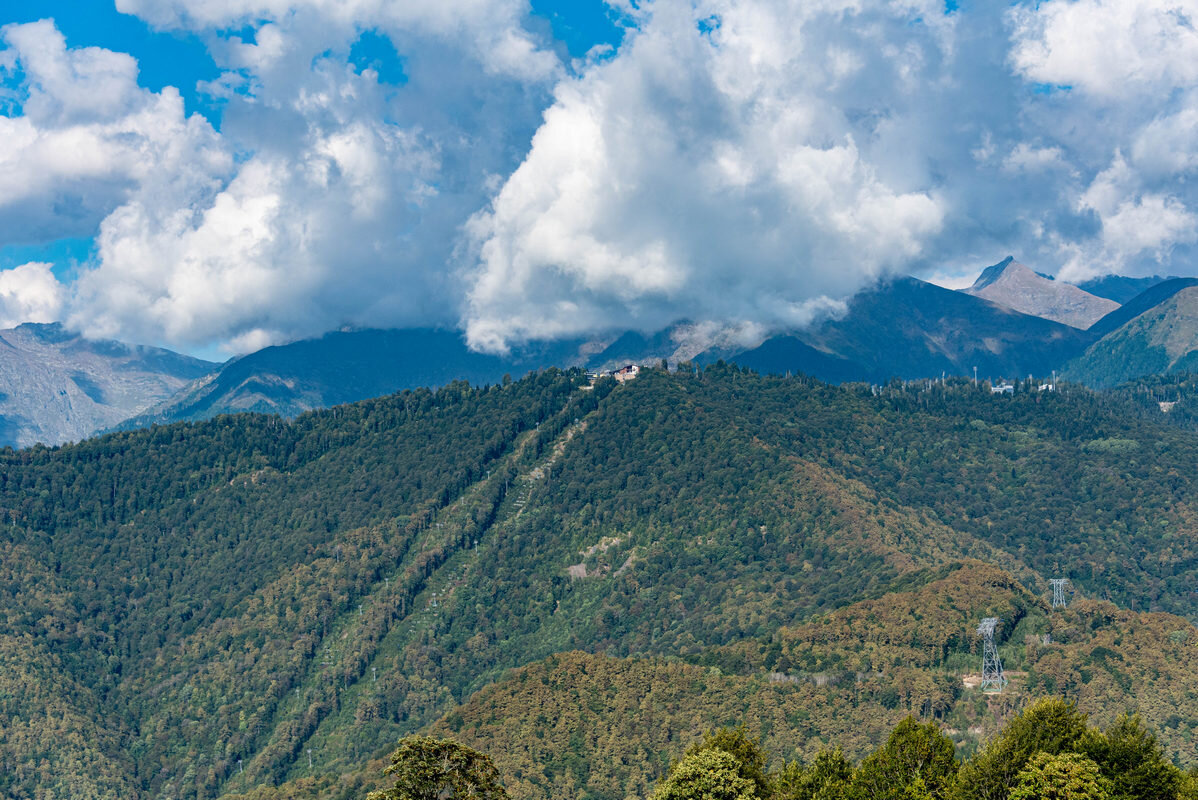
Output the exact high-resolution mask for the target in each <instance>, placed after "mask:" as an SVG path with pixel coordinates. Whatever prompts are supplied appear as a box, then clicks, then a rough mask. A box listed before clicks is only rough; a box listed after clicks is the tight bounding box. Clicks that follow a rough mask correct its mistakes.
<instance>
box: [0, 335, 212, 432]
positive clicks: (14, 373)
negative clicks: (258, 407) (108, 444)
mask: <svg viewBox="0 0 1198 800" xmlns="http://www.w3.org/2000/svg"><path fill="white" fill-rule="evenodd" d="M216 368H217V365H216V364H213V363H211V362H208V361H201V360H200V359H197V358H192V357H190V356H185V355H180V354H179V353H174V352H172V351H170V350H164V349H162V348H158V347H145V346H139V345H128V344H123V343H121V342H116V341H90V340H88V339H85V338H83V337H82V336H80V335H78V334H75V333H72V332H70V331H68V330H67V329H66V328H64V327H63V326H62V325H61V324H59V323H51V324H37V323H26V324H24V325H18V326H17V327H16V328H12V329H10V330H5V331H0V447H4V446H9V447H27V446H29V445H32V444H36V443H37V442H41V443H43V444H47V445H55V444H61V443H63V442H67V441H72V440H79V439H84V438H86V437H88V436H91V435H93V434H94V433H95V432H96V431H98V430H101V429H104V428H107V427H109V426H111V425H115V424H116V423H118V422H120V421H121V420H123V419H126V418H128V417H130V416H132V415H134V414H138V413H140V412H142V411H144V410H145V409H146V408H148V407H150V406H152V405H153V404H155V403H157V402H160V401H162V400H164V399H166V398H168V397H170V396H171V395H173V394H174V393H175V392H177V391H178V390H179V389H181V388H182V387H183V386H185V385H186V384H188V383H189V382H190V381H192V380H195V379H196V378H198V377H200V376H201V375H204V374H207V373H209V372H211V371H212V370H214V369H216Z"/></svg>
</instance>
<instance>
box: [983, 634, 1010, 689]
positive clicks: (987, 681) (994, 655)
mask: <svg viewBox="0 0 1198 800" xmlns="http://www.w3.org/2000/svg"><path fill="white" fill-rule="evenodd" d="M996 627H998V618H997V617H986V618H985V619H984V620H982V624H981V625H978V636H981V637H982V691H983V692H990V691H995V692H1001V691H1002V690H1003V687H1004V686H1006V685H1007V679H1006V677H1005V676H1004V675H1003V673H1002V661H1001V660H999V658H998V646H997V645H996V644H994V629H995V628H996Z"/></svg>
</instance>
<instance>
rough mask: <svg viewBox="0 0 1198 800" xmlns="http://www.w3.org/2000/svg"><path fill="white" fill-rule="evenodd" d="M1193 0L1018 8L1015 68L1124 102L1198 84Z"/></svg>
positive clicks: (1058, 0) (1106, 0)
mask: <svg viewBox="0 0 1198 800" xmlns="http://www.w3.org/2000/svg"><path fill="white" fill-rule="evenodd" d="M1196 14H1198V3H1195V2H1194V0H1068V2H1066V1H1065V0H1049V2H1046V3H1036V4H1034V5H1032V4H1027V5H1024V6H1017V7H1015V8H1014V9H1013V10H1012V20H1013V21H1014V25H1015V32H1014V33H1015V35H1014V40H1015V45H1014V47H1013V48H1012V51H1011V60H1012V61H1013V63H1014V64H1015V67H1016V69H1018V70H1019V71H1020V72H1021V73H1023V74H1024V75H1025V76H1027V77H1028V78H1029V79H1030V80H1033V81H1036V82H1038V83H1044V84H1053V85H1057V86H1069V87H1072V88H1075V89H1078V90H1081V91H1085V92H1088V93H1090V94H1093V95H1097V96H1099V97H1103V98H1110V99H1114V100H1116V101H1123V100H1124V99H1125V98H1126V97H1127V94H1128V92H1129V91H1133V92H1134V91H1137V90H1143V89H1149V90H1152V89H1155V88H1158V87H1160V86H1162V85H1178V84H1186V85H1192V84H1193V83H1194V81H1195V79H1198V31H1196V30H1195V28H1194V18H1195V15H1196Z"/></svg>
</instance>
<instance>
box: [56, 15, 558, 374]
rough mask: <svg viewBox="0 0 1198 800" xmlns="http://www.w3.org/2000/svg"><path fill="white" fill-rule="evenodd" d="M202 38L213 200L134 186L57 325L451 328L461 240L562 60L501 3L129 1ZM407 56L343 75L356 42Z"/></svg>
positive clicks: (199, 332)
mask: <svg viewBox="0 0 1198 800" xmlns="http://www.w3.org/2000/svg"><path fill="white" fill-rule="evenodd" d="M121 8H122V10H124V11H127V12H130V13H138V14H141V15H143V16H144V17H145V18H146V19H147V20H149V21H150V22H152V23H154V24H156V25H161V26H187V27H192V28H196V29H203V30H208V29H213V30H217V29H224V28H227V27H230V26H232V27H237V28H240V27H241V26H243V25H246V24H248V25H249V30H248V32H246V31H241V30H239V31H238V33H237V34H236V35H233V36H217V37H214V38H213V44H212V52H213V55H214V57H215V58H216V59H217V61H218V64H220V65H221V66H222V67H223V68H224V69H225V70H226V71H225V73H224V75H223V76H222V77H221V78H220V79H218V80H217V81H214V82H212V83H210V84H208V85H207V87H206V88H208V89H209V90H210V91H212V92H214V93H215V94H217V95H219V97H220V98H221V99H223V100H224V101H225V103H226V106H225V109H224V114H223V125H222V129H221V133H220V140H221V143H222V145H223V146H224V147H225V148H227V149H228V150H229V151H230V152H237V153H240V154H241V155H240V158H239V160H238V162H237V163H236V164H235V165H234V167H233V169H232V170H230V171H229V174H228V175H227V176H224V177H223V180H222V181H221V183H220V186H219V187H218V188H217V189H216V190H215V191H210V192H196V191H191V190H188V189H187V187H179V186H164V185H156V184H155V183H154V182H152V181H149V180H146V181H143V182H142V183H141V184H140V185H139V186H138V188H137V191H135V192H132V193H131V195H130V196H129V199H128V200H127V202H125V203H123V204H122V205H120V206H119V207H117V208H115V209H113V210H112V211H111V213H110V214H109V215H108V216H107V217H106V218H105V219H104V220H103V222H102V223H101V225H100V231H99V235H98V237H97V245H98V259H97V263H96V264H95V265H94V266H93V268H92V269H90V270H88V271H86V272H84V274H83V275H82V276H81V277H80V278H79V280H78V281H77V282H76V286H75V302H74V303H73V304H72V313H71V315H70V320H69V321H70V322H71V324H72V325H73V326H75V327H78V328H80V329H82V330H83V331H85V332H86V333H88V334H90V335H94V336H126V337H132V338H136V339H140V340H147V339H148V340H160V341H167V342H170V343H173V344H176V345H180V346H184V347H189V346H204V345H209V344H211V343H213V342H216V343H220V344H221V345H222V346H223V347H224V348H225V349H227V350H229V351H233V352H241V351H245V350H247V349H253V348H257V347H260V346H262V345H263V344H266V343H272V342H279V341H286V340H289V339H294V338H297V337H302V336H309V335H314V334H318V333H320V332H322V331H324V330H328V329H330V328H334V327H339V326H342V325H346V324H350V325H377V326H384V327H386V326H414V325H435V324H452V323H453V322H454V321H455V319H456V314H457V310H456V309H457V307H458V302H459V301H458V297H459V296H460V289H459V288H458V287H457V285H456V284H455V283H454V282H453V280H452V276H451V275H449V273H448V271H447V266H446V265H447V263H448V262H449V260H450V256H451V253H452V250H453V247H454V242H455V238H456V235H457V230H458V228H459V227H460V226H461V224H462V223H463V222H464V221H465V220H466V219H467V218H468V217H469V215H470V214H471V213H472V212H474V211H475V210H476V209H478V208H479V207H480V206H481V205H483V204H484V203H485V201H486V198H487V196H488V187H489V186H492V185H493V181H494V178H493V177H492V176H493V175H495V174H497V173H506V172H508V171H510V170H511V168H512V167H513V166H514V159H515V158H517V157H518V155H519V153H520V152H521V149H522V147H523V143H526V142H527V137H528V136H530V135H531V132H532V129H533V126H534V125H535V120H536V114H537V112H538V111H539V109H540V108H541V103H543V100H540V99H538V97H546V96H547V94H546V92H547V90H548V88H549V86H550V84H549V83H548V82H546V79H547V78H549V77H551V76H552V75H554V74H556V71H557V70H558V69H559V66H560V65H559V64H558V61H557V59H556V56H554V55H553V54H552V52H551V51H548V50H541V49H539V48H538V47H537V46H536V45H535V44H534V43H533V39H532V37H531V35H530V34H528V33H526V32H525V31H524V30H523V29H522V28H521V27H520V26H519V21H520V19H521V18H522V17H521V15H522V14H526V11H527V9H526V8H524V7H523V6H521V5H520V4H514V3H510V2H507V0H486V1H485V2H484V1H483V0H477V1H475V0H471V2H459V3H456V4H455V3H449V4H440V5H438V4H423V5H422V4H395V3H382V2H375V3H356V4H354V3H350V4H346V3H319V2H309V3H303V2H300V3H287V4H284V3H269V2H268V3H261V4H258V5H257V6H253V4H243V3H238V4H226V3H202V2H201V3H194V2H189V3H186V4H183V3H170V2H152V1H151V0H143V1H142V2H126V3H124V4H123V5H122V6H121ZM371 29H375V30H381V31H383V32H385V33H386V35H387V36H388V37H389V38H390V39H391V40H392V42H393V43H395V45H396V47H397V50H399V52H400V53H401V54H402V56H403V58H404V71H405V73H406V82H404V83H403V84H402V85H398V86H397V85H389V84H387V83H385V82H384V81H383V79H382V78H380V76H379V75H378V73H376V72H375V71H374V70H373V69H370V68H358V67H355V66H353V65H352V64H351V63H349V51H350V49H351V48H352V46H353V45H354V44H355V42H356V41H357V40H358V39H359V38H360V37H361V36H362V34H363V33H364V32H365V31H367V30H371Z"/></svg>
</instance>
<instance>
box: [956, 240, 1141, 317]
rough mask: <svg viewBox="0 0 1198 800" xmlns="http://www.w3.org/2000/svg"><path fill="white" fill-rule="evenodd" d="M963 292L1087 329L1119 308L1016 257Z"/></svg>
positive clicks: (984, 273) (979, 278)
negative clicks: (1035, 268) (1027, 264)
mask: <svg viewBox="0 0 1198 800" xmlns="http://www.w3.org/2000/svg"><path fill="white" fill-rule="evenodd" d="M963 291H965V292H966V293H967V294H972V295H974V296H975V297H982V298H985V299H986V300H989V301H991V302H994V303H998V304H1000V305H1004V306H1007V307H1008V308H1013V309H1015V310H1016V311H1022V312H1023V313H1024V314H1031V315H1033V316H1037V317H1043V318H1044V319H1051V320H1054V321H1055V322H1061V323H1064V324H1065V325H1070V326H1072V327H1074V328H1081V329H1083V330H1084V329H1086V328H1089V327H1090V326H1091V325H1093V324H1094V323H1095V322H1097V321H1098V320H1100V319H1101V318H1102V317H1104V316H1105V315H1107V314H1109V313H1110V312H1112V311H1114V310H1115V309H1116V308H1118V307H1119V304H1118V303H1116V302H1115V301H1114V300H1108V299H1106V298H1104V297H1098V296H1096V295H1092V294H1090V293H1089V292H1087V291H1085V290H1083V289H1079V288H1078V287H1076V286H1074V285H1072V284H1068V283H1062V282H1060V281H1057V280H1054V279H1053V278H1052V277H1050V276H1048V275H1043V274H1041V273H1038V272H1035V271H1034V270H1032V269H1031V268H1030V267H1027V266H1024V265H1023V264H1020V263H1019V262H1018V261H1016V260H1015V259H1014V258H1013V257H1012V256H1007V257H1006V258H1005V259H1003V260H1002V261H1000V262H998V263H997V264H995V265H994V266H992V267H987V268H986V269H984V270H983V271H982V274H981V275H979V276H978V279H977V280H976V281H975V282H974V284H973V286H971V287H969V288H968V289H965V290H963Z"/></svg>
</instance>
